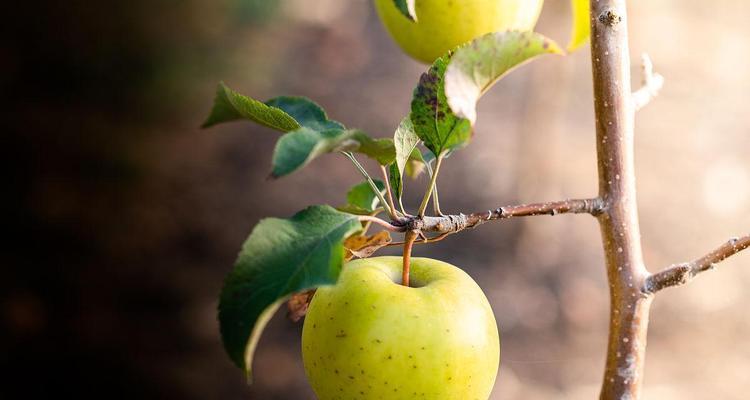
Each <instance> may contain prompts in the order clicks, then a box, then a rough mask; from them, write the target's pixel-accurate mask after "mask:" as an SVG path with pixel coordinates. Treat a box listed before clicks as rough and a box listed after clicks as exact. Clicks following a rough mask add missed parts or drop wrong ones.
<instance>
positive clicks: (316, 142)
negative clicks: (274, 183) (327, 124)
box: [271, 127, 359, 178]
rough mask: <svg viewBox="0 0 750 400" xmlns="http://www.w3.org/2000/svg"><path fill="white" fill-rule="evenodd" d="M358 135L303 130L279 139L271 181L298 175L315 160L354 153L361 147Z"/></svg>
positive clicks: (354, 132)
mask: <svg viewBox="0 0 750 400" xmlns="http://www.w3.org/2000/svg"><path fill="white" fill-rule="evenodd" d="M357 133H358V132H357V131H342V130H339V129H335V130H329V131H316V130H313V129H310V128H306V127H303V128H300V129H297V130H296V131H293V132H289V133H287V134H286V135H284V136H282V137H281V138H279V140H278V141H277V142H276V148H275V149H274V151H273V158H272V161H271V163H272V165H273V169H272V171H271V177H272V178H278V177H281V176H284V175H289V174H290V173H292V172H294V171H296V170H297V169H299V168H301V167H303V166H305V165H307V164H308V163H310V161H312V160H313V159H315V158H317V157H319V156H321V155H323V154H326V153H330V152H333V151H352V150H355V149H357V148H358V147H359V142H358V141H357V140H356V138H355V136H357Z"/></svg>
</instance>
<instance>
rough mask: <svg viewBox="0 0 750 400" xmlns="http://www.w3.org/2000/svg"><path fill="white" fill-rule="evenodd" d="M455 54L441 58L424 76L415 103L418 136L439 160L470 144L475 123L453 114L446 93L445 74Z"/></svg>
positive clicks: (412, 108)
mask: <svg viewBox="0 0 750 400" xmlns="http://www.w3.org/2000/svg"><path fill="white" fill-rule="evenodd" d="M450 57H451V55H450V54H448V55H445V56H443V57H440V58H438V59H437V60H435V62H434V63H433V64H432V66H431V67H430V69H429V71H427V72H425V73H424V74H422V76H421V78H420V79H419V84H418V85H417V87H416V88H415V89H414V95H413V97H412V101H411V114H410V116H411V122H412V126H413V129H414V132H415V133H416V135H417V137H419V139H421V140H422V141H423V142H424V145H425V147H427V148H428V149H430V151H431V152H432V153H433V154H434V155H435V157H437V156H439V155H441V154H445V153H446V152H449V151H452V150H455V149H457V148H459V147H462V146H464V145H466V144H467V143H468V142H469V140H470V139H471V123H470V122H469V120H467V119H465V118H461V117H459V116H457V115H456V114H454V113H453V111H451V108H450V107H449V106H448V101H447V99H446V96H445V94H446V92H445V71H446V68H447V67H448V61H449V60H450Z"/></svg>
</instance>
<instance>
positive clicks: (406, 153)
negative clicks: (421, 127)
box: [393, 117, 419, 177]
mask: <svg viewBox="0 0 750 400" xmlns="http://www.w3.org/2000/svg"><path fill="white" fill-rule="evenodd" d="M393 144H394V146H395V147H396V166H397V168H398V173H399V176H401V177H403V176H404V169H405V168H406V163H407V162H408V161H409V158H411V157H412V153H413V152H414V149H415V148H416V147H417V144H419V136H417V133H416V132H414V125H413V124H412V122H411V118H410V117H406V118H404V119H403V120H401V123H400V124H399V125H398V128H397V129H396V132H395V133H394V134H393Z"/></svg>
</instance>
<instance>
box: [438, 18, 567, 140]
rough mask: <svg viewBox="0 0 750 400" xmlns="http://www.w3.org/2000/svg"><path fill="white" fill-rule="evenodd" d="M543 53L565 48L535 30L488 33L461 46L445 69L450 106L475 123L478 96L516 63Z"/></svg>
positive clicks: (559, 50)
mask: <svg viewBox="0 0 750 400" xmlns="http://www.w3.org/2000/svg"><path fill="white" fill-rule="evenodd" d="M542 54H562V50H561V49H560V47H559V46H558V45H557V44H556V43H555V42H554V41H552V40H550V39H548V38H546V37H544V36H542V35H540V34H538V33H535V32H520V31H506V32H497V33H488V34H486V35H484V36H480V37H478V38H476V39H474V40H472V41H471V42H469V43H468V44H466V45H464V46H462V47H460V48H459V49H458V50H456V51H455V53H454V54H453V57H452V58H451V61H450V65H448V68H447V70H446V72H445V95H446V96H447V99H448V104H450V108H451V110H453V112H454V113H455V114H456V115H457V116H459V117H461V118H466V119H468V120H469V121H471V124H472V125H473V124H474V122H476V118H477V112H476V104H477V101H479V98H480V97H481V96H482V95H483V94H484V93H486V92H487V90H489V88H490V87H492V85H493V84H494V83H495V82H497V81H498V80H499V79H500V78H502V77H503V76H504V75H505V74H506V73H508V72H509V71H510V70H512V69H513V68H514V67H516V66H518V65H520V64H522V63H524V62H526V61H528V60H530V59H532V58H534V57H536V56H539V55H542Z"/></svg>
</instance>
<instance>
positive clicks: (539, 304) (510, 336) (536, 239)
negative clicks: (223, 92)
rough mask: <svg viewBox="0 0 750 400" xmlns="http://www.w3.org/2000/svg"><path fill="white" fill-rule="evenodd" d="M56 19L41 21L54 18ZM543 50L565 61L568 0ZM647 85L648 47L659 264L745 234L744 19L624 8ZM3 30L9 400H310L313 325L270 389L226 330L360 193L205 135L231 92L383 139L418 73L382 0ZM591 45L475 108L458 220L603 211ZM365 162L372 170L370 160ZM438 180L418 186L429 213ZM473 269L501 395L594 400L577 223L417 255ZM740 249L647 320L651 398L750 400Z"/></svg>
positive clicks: (277, 366)
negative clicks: (233, 274) (235, 285)
mask: <svg viewBox="0 0 750 400" xmlns="http://www.w3.org/2000/svg"><path fill="white" fill-rule="evenodd" d="M50 3H51V2H50ZM547 3H548V4H547V7H545V10H544V12H543V15H542V18H541V20H540V23H539V26H538V30H539V31H540V32H542V33H545V34H547V35H548V36H550V37H552V38H554V39H556V40H558V41H559V42H561V43H565V42H566V40H567V37H568V32H569V25H568V24H569V21H568V12H569V10H568V2H567V1H556V0H550V1H548V2H547ZM630 3H631V5H630V30H631V47H632V49H631V50H632V54H633V60H634V66H633V71H634V73H636V75H634V83H637V82H638V80H639V78H638V75H637V74H638V72H639V68H638V65H637V63H638V60H639V57H638V55H639V54H640V53H641V52H648V53H649V54H650V55H651V56H652V58H653V60H654V63H655V65H656V69H657V71H659V72H660V73H662V74H663V75H664V76H665V77H666V79H667V83H666V86H665V89H664V90H663V92H662V94H661V96H660V97H659V98H658V99H657V100H656V101H654V102H653V103H652V104H651V105H649V106H648V107H647V108H645V109H644V110H643V111H641V112H640V113H638V116H637V139H636V148H637V167H636V168H637V173H638V189H639V204H640V216H641V223H642V229H643V241H644V242H643V245H644V250H645V256H646V260H647V262H648V264H649V266H650V268H651V269H652V270H655V269H660V268H662V267H665V266H667V265H669V264H671V263H674V262H678V261H683V260H689V259H693V258H695V257H697V256H700V255H702V254H703V253H705V252H707V251H708V250H709V249H711V248H713V247H714V246H716V245H718V244H719V243H721V242H723V241H724V240H726V239H728V238H729V237H731V236H733V235H739V234H743V233H745V232H747V231H748V229H750V212H748V210H749V209H750V156H748V154H750V133H749V129H748V126H749V125H750V117H748V115H750V102H749V101H748V93H750V74H748V73H747V71H750V40H749V39H748V38H750V25H748V24H747V21H746V20H747V15H748V14H750V3H748V2H746V1H742V0H719V1H714V2H705V1H697V0H690V1H686V0H662V1H658V2H645V1H644V2H630ZM14 8H16V10H14V11H13V12H10V13H8V14H6V17H5V18H4V22H3V27H2V28H0V29H2V30H3V31H4V34H3V35H0V44H1V45H0V93H2V94H3V95H4V97H6V102H5V103H6V104H5V105H4V106H3V107H2V111H1V113H2V115H3V118H2V121H3V124H5V125H6V126H8V129H7V132H6V134H5V135H3V146H2V151H3V153H4V157H3V159H4V161H5V163H6V167H5V168H4V172H5V173H6V178H5V179H6V184H10V185H11V189H10V193H8V194H6V195H5V196H3V201H4V203H5V204H6V208H5V209H6V211H9V212H8V214H6V217H5V218H4V223H5V224H7V226H8V227H9V229H8V231H9V233H10V234H9V236H8V237H6V239H5V240H4V244H5V246H6V250H5V251H3V253H2V258H3V259H4V260H3V265H5V268H3V275H4V277H3V278H2V279H1V280H0V288H1V289H2V291H0V338H1V339H2V340H0V368H2V374H3V377H4V379H3V382H4V383H3V384H2V385H0V398H3V399H15V398H24V399H30V398H51V397H53V396H54V397H59V398H81V397H83V396H92V395H95V396H101V397H106V398H115V399H116V398H140V399H157V398H158V399H264V400H265V399H280V400H287V399H313V398H314V396H313V394H312V392H311V391H310V389H309V388H308V385H307V383H306V380H305V377H304V371H303V368H302V362H301V356H300V349H299V348H300V331H301V323H297V324H294V323H291V322H289V321H287V320H286V319H285V318H284V315H283V313H279V315H277V316H276V317H275V318H274V319H273V321H272V322H271V324H270V326H269V328H268V329H267V331H266V333H265V334H264V336H263V338H262V339H261V342H260V347H259V351H258V353H257V358H256V361H255V366H256V370H255V371H256V372H255V384H254V385H252V386H247V385H246V384H245V382H244V378H243V374H242V373H241V371H239V370H238V369H236V368H235V367H234V366H233V365H232V364H231V363H230V361H229V359H228V358H227V357H226V356H225V354H224V351H223V349H222V347H221V343H220V339H219V337H218V329H217V324H216V320H215V308H216V303H217V295H218V292H219V290H220V288H221V284H222V279H223V277H224V275H225V274H226V273H227V272H228V271H229V270H230V268H231V265H232V263H233V261H234V257H235V255H236V253H237V252H238V250H239V248H240V245H241V243H242V242H243V240H244V239H245V238H246V236H247V234H248V233H249V232H250V229H251V228H252V227H253V225H254V224H256V223H257V222H258V220H259V219H260V218H262V217H264V216H278V217H286V216H289V215H291V214H293V213H294V212H295V211H297V210H299V209H301V208H303V207H304V206H306V205H308V204H321V203H328V204H333V205H337V204H340V203H343V201H344V194H345V190H346V188H347V187H349V186H350V185H352V184H354V183H356V182H358V181H359V180H360V178H359V177H358V175H357V173H356V171H355V170H354V169H353V168H350V167H349V165H348V164H347V163H346V161H345V160H344V159H342V158H341V157H337V156H333V155H332V156H327V157H324V158H321V159H319V160H316V161H314V162H313V163H312V164H311V165H310V166H309V167H308V168H306V169H304V170H302V171H300V172H297V173H295V174H293V175H291V176H289V177H287V178H284V179H281V180H278V181H268V180H266V176H267V174H268V172H269V165H270V157H271V151H272V149H273V144H274V142H275V140H276V138H277V134H276V133H274V132H271V131H270V130H268V129H264V128H260V127H257V126H254V125H252V124H250V123H234V124H228V125H223V126H220V127H217V128H214V129H211V130H208V131H201V130H200V129H198V126H199V125H200V124H201V122H202V120H203V118H204V117H205V116H206V115H207V113H208V111H209V108H210V105H211V103H212V98H213V94H214V89H215V85H216V83H217V82H218V81H219V80H224V81H226V82H227V83H228V84H229V85H230V86H231V87H233V88H236V89H237V90H239V91H240V92H242V93H245V94H248V95H251V96H253V97H256V98H261V99H264V98H270V97H273V96H276V95H280V94H293V95H304V96H308V97H310V98H312V99H314V100H315V101H317V102H319V103H320V104H321V105H323V106H324V107H325V108H326V109H327V110H328V112H329V115H330V116H331V117H332V118H334V119H337V120H340V121H342V122H344V123H345V124H346V125H348V126H352V127H359V128H362V129H364V130H366V131H368V132H370V133H371V134H372V135H374V136H390V135H392V133H393V130H394V128H395V127H396V126H397V124H398V122H399V120H400V119H401V118H402V117H403V116H404V115H406V113H407V112H408V109H409V102H410V98H411V90H412V87H413V86H414V85H415V84H416V82H417V80H418V77H419V75H420V73H421V72H422V71H423V70H424V69H425V68H426V67H425V66H423V65H420V64H418V63H416V62H414V61H412V60H410V59H409V58H407V57H406V56H405V55H404V54H402V53H401V52H400V50H399V49H398V48H397V47H396V45H395V44H394V43H392V42H391V41H390V39H389V37H388V36H387V34H386V32H385V30H384V29H383V28H382V27H381V25H380V23H379V21H378V20H377V16H376V14H375V11H374V8H373V5H372V3H371V2H370V1H368V0H355V1H344V0H316V1H314V2H313V1H310V0H279V1H268V0H182V1H174V0H171V1H170V0H151V1H146V0H134V1H129V2H108V1H103V2H87V1H81V0H71V1H67V2H54V4H47V5H42V4H40V3H37V2H25V3H24V2H22V3H19V4H15V5H14ZM593 135H594V124H593V111H592V89H591V82H590V66H589V55H588V50H587V48H586V49H584V50H583V51H580V52H578V53H575V54H573V55H570V56H568V57H564V58H560V57H547V58H543V59H541V60H539V61H536V62H534V63H532V64H530V65H528V66H525V67H524V68H522V69H520V70H517V71H515V72H513V73H512V74H511V75H510V76H508V77H507V78H506V79H504V80H503V81H502V82H500V83H499V84H498V85H497V86H496V87H495V89H494V90H492V91H491V92H490V94H488V95H487V96H485V98H483V100H482V101H481V103H480V107H479V120H478V125H477V129H476V135H475V139H474V141H473V143H472V144H471V145H470V146H469V147H468V148H467V149H465V150H463V151H461V152H459V153H457V154H455V155H454V156H453V157H451V158H450V159H448V160H447V161H446V164H445V166H444V171H443V174H442V175H441V179H440V185H441V188H442V191H441V200H442V203H443V210H444V211H447V212H461V211H463V212H469V211H475V210H486V209H489V208H494V207H497V206H500V205H505V204H512V203H518V202H530V201H543V200H557V199H562V198H567V197H584V196H591V195H593V194H595V191H596V187H597V185H596V169H595V156H594V136H593ZM370 167H372V166H370ZM425 184H426V181H425V179H424V178H422V179H420V180H418V181H416V182H408V183H407V185H408V186H407V195H406V200H407V201H406V202H407V204H410V205H412V207H413V206H414V205H415V202H417V198H418V194H419V192H420V191H421V190H422V188H423V187H424V185H425ZM416 255H420V256H423V255H429V256H431V257H434V258H440V259H443V260H445V261H448V262H451V263H454V264H456V265H458V266H461V267H464V268H465V269H466V270H467V271H468V272H469V273H470V274H471V275H472V276H473V277H474V279H476V280H477V282H478V283H479V284H480V285H481V286H482V288H483V289H484V290H485V292H486V294H487V296H488V298H489V299H490V301H491V303H492V305H493V308H494V310H495V313H496V316H497V320H498V324H499V326H500V330H501V335H502V360H503V361H502V365H501V368H500V373H499V377H498V381H497V384H496V387H495V391H494V393H493V397H492V398H493V399H525V400H535V399H593V398H596V397H597V393H598V388H599V383H600V379H601V376H602V369H603V364H604V352H605V346H606V328H607V326H606V325H607V312H608V311H607V308H608V295H607V291H606V283H605V274H604V271H603V268H602V264H603V256H602V250H601V244H600V243H599V237H598V226H597V224H596V222H595V220H594V219H593V218H590V217H587V216H558V217H555V218H548V217H537V218H529V219H523V220H520V219H519V220H512V221H505V222H502V223H495V224H487V225H485V226H482V227H481V228H480V229H477V230H472V231H470V232H466V233H463V234H461V235H456V236H454V237H451V238H450V239H449V240H445V241H443V242H441V243H438V244H434V245H432V246H430V247H429V248H427V247H417V249H416ZM748 287H750V254H743V255H740V256H737V257H735V258H733V259H731V260H729V261H727V262H725V263H723V264H721V266H720V268H719V270H718V271H716V272H711V273H708V274H706V275H704V276H702V277H701V279H698V280H697V281H696V282H694V283H692V284H691V285H690V286H688V287H686V288H681V289H674V290H669V291H666V292H664V293H663V294H662V295H661V296H660V297H659V298H658V299H657V300H656V302H655V306H654V309H653V313H652V322H651V330H650V333H649V347H648V349H649V351H648V357H647V359H648V360H647V366H646V377H645V398H646V399H662V400H664V399H667V400H668V399H707V398H711V399H746V398H747V393H748V389H750V383H748V381H747V376H748V374H749V373H750V341H748V340H747V337H748V335H750V313H749V312H748V309H749V307H748V304H750V290H747V288H748Z"/></svg>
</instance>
